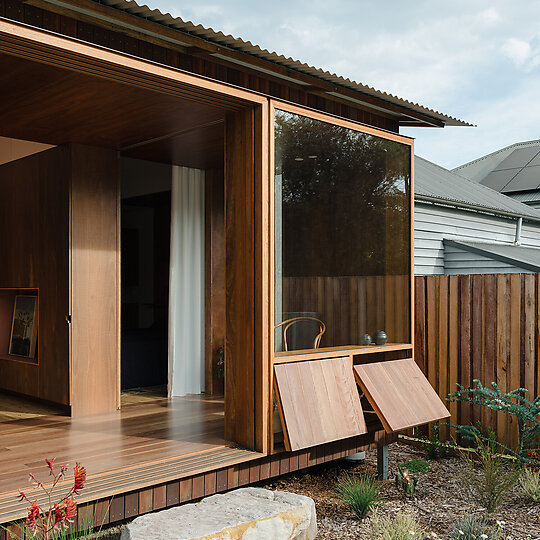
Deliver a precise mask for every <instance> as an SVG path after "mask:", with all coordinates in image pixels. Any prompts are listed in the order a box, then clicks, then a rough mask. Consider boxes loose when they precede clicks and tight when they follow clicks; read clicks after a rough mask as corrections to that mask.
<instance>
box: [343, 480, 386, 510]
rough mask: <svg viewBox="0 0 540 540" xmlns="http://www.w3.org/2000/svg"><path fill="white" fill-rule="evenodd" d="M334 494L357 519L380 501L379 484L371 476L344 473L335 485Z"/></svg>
mask: <svg viewBox="0 0 540 540" xmlns="http://www.w3.org/2000/svg"><path fill="white" fill-rule="evenodd" d="M336 493H337V496H338V498H339V499H340V500H342V501H343V502H344V503H345V504H346V505H347V506H348V507H349V508H350V509H351V510H352V511H353V512H354V513H355V514H356V515H357V516H358V517H360V518H363V517H365V516H366V515H367V513H368V512H369V511H370V510H372V509H373V508H375V507H376V506H377V505H378V504H379V503H380V502H381V501H382V497H381V484H380V482H378V481H377V480H376V479H375V478H373V477H372V476H369V475H367V474H362V475H360V476H352V475H350V474H347V473H345V474H344V475H343V476H341V477H340V478H339V479H338V481H337V484H336Z"/></svg>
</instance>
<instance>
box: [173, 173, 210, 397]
mask: <svg viewBox="0 0 540 540" xmlns="http://www.w3.org/2000/svg"><path fill="white" fill-rule="evenodd" d="M172 169H173V170H172V193H171V266H170V292H169V386H168V393H169V397H173V396H185V395H186V394H200V393H201V392H203V390H204V171H201V170H198V169H189V168H187V167H176V166H174V167H173V168H172Z"/></svg>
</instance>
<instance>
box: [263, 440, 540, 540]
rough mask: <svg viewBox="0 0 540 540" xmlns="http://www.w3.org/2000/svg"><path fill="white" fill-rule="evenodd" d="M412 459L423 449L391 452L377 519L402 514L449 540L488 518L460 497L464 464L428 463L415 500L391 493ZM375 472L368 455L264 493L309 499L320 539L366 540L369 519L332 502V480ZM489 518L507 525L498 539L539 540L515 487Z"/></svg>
mask: <svg viewBox="0 0 540 540" xmlns="http://www.w3.org/2000/svg"><path fill="white" fill-rule="evenodd" d="M412 459H425V458H424V454H423V452H422V451H421V449H417V448H413V447H409V446H406V445H403V444H393V445H392V446H390V452H389V463H390V471H391V479H390V480H389V481H388V482H385V483H384V487H383V494H384V498H385V500H384V502H383V503H382V504H381V506H380V512H381V513H384V514H391V515H393V514H395V513H397V512H398V511H400V510H402V511H405V512H407V513H409V514H412V515H414V516H415V518H416V519H417V520H418V521H419V522H420V523H421V525H422V526H423V527H424V528H425V529H426V531H428V532H429V533H431V532H435V533H437V535H438V537H439V538H442V539H448V538H449V537H448V535H447V531H448V529H449V528H450V527H451V526H452V525H453V524H454V523H455V522H456V520H457V519H459V518H460V517H463V516H465V515H467V514H474V515H478V516H486V512H485V510H483V509H482V508H480V507H479V506H478V505H477V504H476V503H475V501H474V500H471V497H470V496H468V495H466V494H465V493H464V490H463V488H462V485H461V483H460V480H459V471H460V468H461V467H463V462H462V460H461V459H460V458H456V457H455V458H449V459H441V460H436V461H431V462H430V463H431V466H430V468H429V470H428V471H427V472H426V473H424V474H422V475H420V479H419V481H418V486H417V491H416V494H415V496H414V497H413V498H411V499H407V500H403V498H402V496H401V494H400V493H399V492H398V490H397V488H396V487H395V484H394V479H393V475H392V472H393V471H395V470H396V465H398V464H402V463H405V462H406V461H409V460H412ZM376 470H377V454H376V451H370V452H367V453H366V460H365V461H363V462H357V463H349V462H346V461H340V462H337V463H329V464H325V465H322V466H319V467H316V468H311V469H310V470H309V471H307V472H304V473H295V474H291V475H288V476H286V477H282V478H280V479H278V480H274V481H272V482H269V483H267V484H265V485H264V486H263V487H267V488H269V489H274V490H280V491H290V492H293V493H299V494H301V495H307V496H308V497H311V498H312V499H313V500H314V501H315V506H316V509H317V523H318V528H319V533H318V535H317V538H318V539H351V538H360V539H362V538H366V530H368V527H369V517H368V518H366V519H364V520H360V519H358V518H357V517H355V516H354V514H352V513H351V512H350V511H349V510H348V508H347V507H346V506H345V505H344V504H343V503H342V502H341V501H339V500H338V499H337V498H336V495H335V491H334V490H335V485H336V480H337V478H338V477H339V475H340V474H341V473H342V471H348V472H349V473H351V474H354V473H360V472H369V473H372V474H375V473H376ZM488 518H489V519H490V520H492V522H493V523H494V524H495V522H496V521H497V520H499V521H504V522H505V525H504V528H503V530H502V533H503V534H502V535H501V539H506V538H508V537H510V538H511V539H512V540H528V539H529V540H540V505H538V504H537V505H535V504H534V503H533V502H532V501H528V500H527V499H525V498H524V497H522V496H521V495H520V493H519V489H518V487H517V486H516V487H515V488H514V490H513V491H512V493H510V494H509V496H508V499H507V500H506V502H505V503H504V504H503V505H502V507H501V508H500V509H499V510H498V511H497V512H495V513H494V514H491V515H489V516H488Z"/></svg>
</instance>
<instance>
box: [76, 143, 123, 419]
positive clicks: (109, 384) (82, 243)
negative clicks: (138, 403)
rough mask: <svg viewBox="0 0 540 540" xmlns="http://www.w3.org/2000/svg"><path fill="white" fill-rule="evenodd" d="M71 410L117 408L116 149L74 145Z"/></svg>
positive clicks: (83, 412) (92, 411)
mask: <svg viewBox="0 0 540 540" xmlns="http://www.w3.org/2000/svg"><path fill="white" fill-rule="evenodd" d="M71 152H72V163H73V166H72V179H71V207H72V210H71V314H72V324H71V412H72V416H81V415H86V414H97V413H105V412H111V411H114V410H116V409H117V408H118V403H119V395H118V376H119V362H118V359H119V347H120V339H119V335H118V327H119V324H118V323H119V316H120V306H119V302H118V294H117V292H118V291H119V288H120V277H119V276H120V274H119V258H118V253H119V250H120V242H119V235H118V208H117V206H118V200H119V179H120V174H119V169H118V157H117V155H116V152H115V151H114V150H108V149H102V148H94V147H90V146H82V145H71Z"/></svg>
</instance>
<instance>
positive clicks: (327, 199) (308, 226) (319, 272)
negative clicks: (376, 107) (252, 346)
mask: <svg viewBox="0 0 540 540" xmlns="http://www.w3.org/2000/svg"><path fill="white" fill-rule="evenodd" d="M410 156H411V151H410V147H409V146H408V145H406V144H402V143H399V142H395V141H391V140H388V139H385V138H383V137H377V136H373V135H368V134H366V133H362V132H360V131H355V130H352V129H348V128H345V127H341V126H337V125H334V124H330V123H326V122H321V121H319V120H314V119H311V118H307V117H304V116H300V115H296V114H291V113H288V112H284V111H280V110H276V115H275V158H276V159H275V164H276V294H277V295H279V297H278V298H276V312H277V317H276V319H277V320H276V323H279V322H281V320H284V319H286V318H287V316H288V314H291V313H292V314H303V313H310V314H312V315H317V316H318V317H320V318H321V319H322V320H324V321H325V323H327V326H328V332H327V334H326V335H325V336H324V337H323V342H322V343H321V346H336V345H353V344H355V343H356V342H357V339H358V337H359V335H361V334H362V333H364V332H367V333H373V332H375V331H376V330H379V329H386V328H389V329H391V330H392V333H393V334H394V335H393V336H390V335H389V337H390V338H391V339H393V340H394V341H395V340H397V339H399V341H408V340H409V331H408V330H407V328H408V322H409V301H410V300H409V292H410V291H409V292H407V291H403V290H401V291H399V295H401V296H400V302H402V301H403V300H405V302H406V308H401V309H400V313H399V317H401V319H402V320H400V321H396V320H393V321H391V322H390V320H389V317H390V314H389V313H383V311H384V312H386V311H389V310H390V309H391V306H392V304H396V303H397V299H395V300H394V299H390V298H388V297H387V296H388V295H387V289H388V287H387V286H386V285H385V284H384V283H383V284H379V285H376V284H375V281H373V279H372V280H371V281H370V280H367V281H366V280H365V278H369V277H371V278H376V277H384V276H396V279H401V281H400V282H399V283H398V284H397V285H395V284H394V285H392V289H394V288H395V286H399V287H400V288H401V289H403V287H405V288H407V289H409V284H408V282H409V276H410V169H411V163H410ZM346 277H351V278H352V277H358V278H362V279H364V282H362V283H363V285H362V283H361V282H360V281H358V280H357V281H358V284H355V282H354V281H351V280H350V279H349V280H344V279H343V278H346ZM308 278H317V279H318V282H315V281H313V280H309V279H308ZM323 278H324V279H323ZM321 279H323V281H322V284H323V288H324V291H323V292H321ZM379 281H380V280H379ZM394 281H395V280H394ZM388 282H389V280H386V281H385V283H388ZM291 284H294V289H295V290H294V292H293V293H292V292H291V293H289V292H288V289H289V287H290V286H291ZM315 286H316V287H317V288H318V290H317V291H314V290H313V288H314V287H315ZM357 286H373V287H374V286H378V292H377V293H376V294H375V296H373V295H372V298H371V301H370V298H369V294H368V293H367V292H366V296H365V298H362V297H361V296H358V293H356V292H355V295H356V296H355V298H353V299H350V298H346V297H345V295H346V294H349V295H350V288H351V287H352V288H353V289H354V288H355V287H357ZM329 288H333V291H329V290H327V289H329ZM347 289H348V290H347ZM321 294H324V295H325V297H326V301H323V299H322V298H320V296H321ZM391 294H393V295H394V296H395V295H396V294H397V293H396V291H393V292H392V293H391ZM330 296H331V297H332V298H330ZM405 296H406V297H405ZM325 303H326V304H328V303H331V304H332V307H331V306H330V305H326V306H325ZM368 303H370V304H371V305H368ZM374 303H375V304H381V305H373V304H374ZM370 310H371V311H373V310H375V311H378V315H373V316H371V320H367V319H369V318H370V317H369V316H368V314H367V312H368V311H370ZM329 311H332V313H329ZM361 312H362V313H361ZM362 315H363V318H364V319H366V320H365V321H360V322H358V318H359V317H360V318H362ZM391 317H392V318H393V319H395V317H396V315H395V314H394V315H392V316H391ZM377 325H379V326H380V328H379V327H377ZM337 326H340V329H338V328H337ZM396 327H399V330H397V329H396ZM278 342H279V340H277V343H278Z"/></svg>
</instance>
